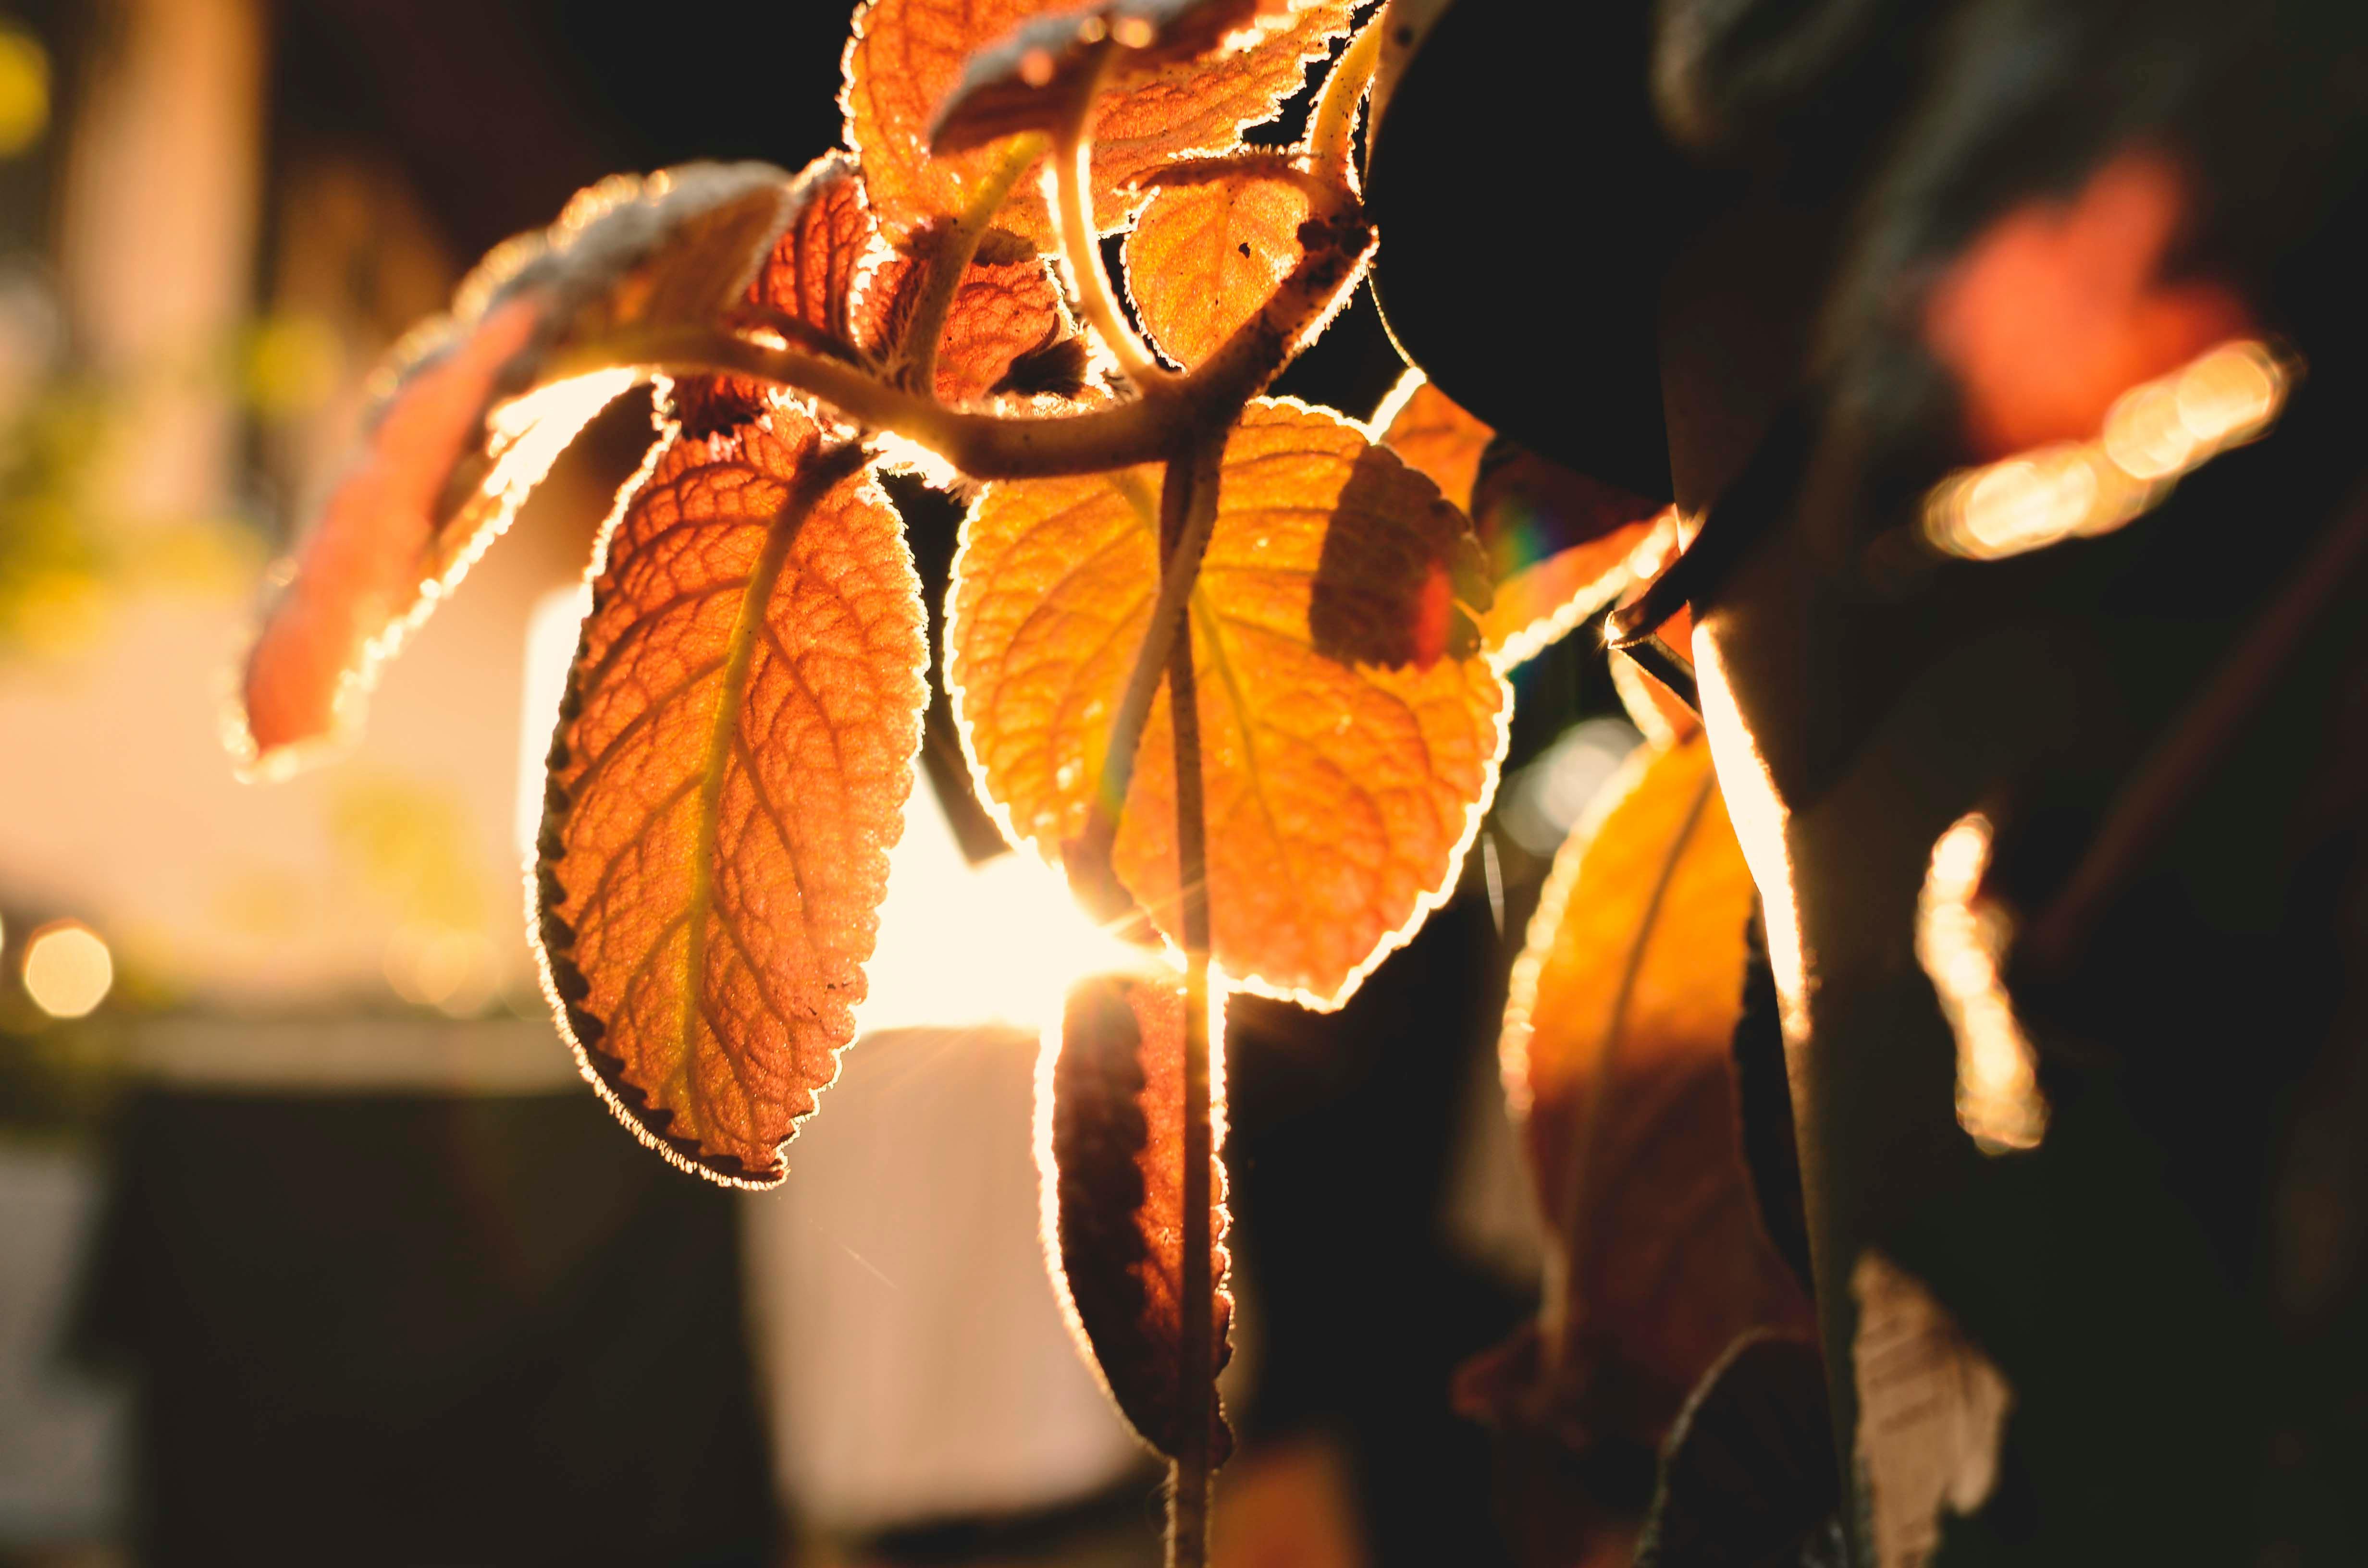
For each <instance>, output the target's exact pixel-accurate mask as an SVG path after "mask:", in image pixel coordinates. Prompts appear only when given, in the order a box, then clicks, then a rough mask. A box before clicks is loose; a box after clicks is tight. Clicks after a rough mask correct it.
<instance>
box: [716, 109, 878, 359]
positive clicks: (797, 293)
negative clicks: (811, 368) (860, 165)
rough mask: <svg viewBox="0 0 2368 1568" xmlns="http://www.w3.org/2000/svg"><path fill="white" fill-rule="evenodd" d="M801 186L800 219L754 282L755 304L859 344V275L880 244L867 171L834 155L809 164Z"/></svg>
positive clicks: (752, 299) (752, 300)
mask: <svg viewBox="0 0 2368 1568" xmlns="http://www.w3.org/2000/svg"><path fill="white" fill-rule="evenodd" d="M798 189H799V192H800V199H799V201H798V203H797V217H796V218H795V219H794V220H793V221H792V222H791V223H790V226H789V227H788V228H786V229H784V230H783V231H782V232H781V237H780V240H779V241H778V242H776V243H775V244H774V246H773V252H772V254H771V255H770V256H767V257H766V258H765V265H764V267H762V268H761V269H760V270H759V271H758V273H757V277H756V278H755V279H754V280H753V281H752V282H750V284H749V285H748V300H749V302H750V303H752V304H758V305H764V306H767V307H768V308H770V309H772V310H776V311H779V312H781V313H782V314H783V315H785V316H789V317H791V319H792V320H795V321H800V322H803V323H804V324H806V325H808V326H810V327H812V328H814V331H816V332H818V333H821V334H822V335H825V337H834V338H837V339H838V340H839V341H841V342H843V343H847V344H849V345H853V344H854V343H855V342H856V330H855V324H854V316H853V312H852V309H851V304H852V301H853V298H854V295H855V291H856V281H857V279H858V278H860V276H861V275H862V274H863V273H864V271H865V270H867V267H868V266H869V265H872V264H876V262H877V260H878V252H879V250H880V234H879V230H878V229H877V228H876V227H875V226H874V225H873V223H872V222H871V210H870V209H869V208H867V207H866V206H865V205H864V202H863V178H862V175H861V173H860V171H859V170H858V169H857V168H856V166H855V160H854V159H852V158H850V157H848V155H847V154H846V153H825V154H824V155H823V156H822V157H819V158H816V159H815V160H814V162H813V163H811V164H809V165H806V168H805V170H804V172H803V173H802V174H801V175H799V176H798Z"/></svg>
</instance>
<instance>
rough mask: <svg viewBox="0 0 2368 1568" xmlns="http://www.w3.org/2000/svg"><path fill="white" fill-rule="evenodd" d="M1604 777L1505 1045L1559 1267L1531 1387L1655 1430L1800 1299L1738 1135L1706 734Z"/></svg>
mask: <svg viewBox="0 0 2368 1568" xmlns="http://www.w3.org/2000/svg"><path fill="white" fill-rule="evenodd" d="M1610 790H1611V799H1610V801H1609V805H1608V810H1607V809H1605V804H1604V803H1603V802H1599V804H1598V807H1597V808H1596V809H1595V811H1594V812H1590V816H1591V818H1592V826H1591V827H1583V828H1582V829H1581V831H1580V832H1579V833H1578V834H1577V835H1573V837H1572V840H1571V842H1570V843H1569V844H1568V845H1567V846H1565V848H1564V850H1563V852H1562V855H1561V856H1560V857H1559V858H1557V860H1556V862H1555V866H1554V872H1553V874H1552V876H1551V877H1550V878H1549V879H1548V881H1547V885H1546V891H1545V893H1544V895H1543V900H1542V902H1541V903H1540V905H1539V910H1538V914H1537V917H1536V919H1535V920H1534V921H1533V922H1532V924H1531V928H1530V941H1529V945H1528V948H1527V949H1526V950H1525V951H1524V952H1523V954H1522V956H1521V959H1520V961H1519V963H1518V964H1517V965H1516V967H1515V970H1514V979H1513V986H1512V997H1511V1000H1510V1002H1509V1004H1508V1008H1507V1013H1506V1030H1505V1040H1504V1058H1505V1062H1504V1064H1505V1074H1506V1080H1507V1083H1508V1087H1509V1088H1511V1089H1512V1091H1513V1092H1514V1094H1515V1096H1516V1099H1517V1100H1523V1099H1525V1100H1526V1101H1527V1103H1528V1112H1527V1116H1526V1118H1525V1120H1524V1126H1523V1139H1524V1142H1525V1144H1526V1147H1527V1151H1528V1154H1529V1161H1530V1168H1531V1176H1532V1177H1533V1179H1534V1180H1535V1182H1536V1184H1537V1189H1538V1196H1539V1200H1540V1205H1541V1208H1542V1210H1543V1213H1544V1215H1545V1217H1546V1220H1547V1232H1548V1235H1549V1238H1550V1244H1552V1245H1553V1246H1554V1247H1555V1248H1556V1249H1557V1250H1558V1251H1559V1252H1561V1254H1562V1255H1563V1258H1564V1263H1565V1272H1564V1274H1563V1276H1562V1277H1563V1278H1565V1280H1566V1281H1567V1287H1566V1288H1567V1293H1568V1301H1567V1303H1566V1307H1565V1311H1564V1312H1563V1313H1562V1314H1561V1325H1562V1332H1563V1334H1564V1335H1565V1343H1564V1345H1563V1346H1562V1347H1561V1349H1560V1351H1559V1353H1558V1354H1556V1353H1550V1354H1549V1355H1548V1356H1547V1357H1545V1358H1544V1362H1545V1364H1546V1365H1547V1366H1551V1367H1556V1368H1559V1369H1560V1370H1559V1371H1558V1372H1555V1373H1549V1374H1547V1376H1548V1377H1549V1379H1550V1380H1553V1379H1557V1378H1558V1379H1560V1380H1561V1381H1559V1382H1554V1381H1550V1382H1549V1386H1548V1387H1546V1388H1544V1389H1542V1390H1533V1391H1531V1395H1532V1397H1534V1398H1538V1399H1541V1400H1543V1401H1544V1402H1546V1403H1577V1404H1578V1405H1581V1406H1585V1405H1588V1403H1589V1402H1594V1405H1595V1408H1594V1409H1593V1411H1592V1414H1591V1415H1587V1414H1584V1413H1582V1414H1581V1415H1580V1416H1579V1418H1578V1424H1580V1425H1588V1424H1590V1423H1592V1424H1596V1425H1601V1424H1605V1423H1609V1424H1610V1425H1612V1426H1625V1427H1626V1428H1627V1430H1628V1435H1629V1436H1631V1437H1634V1438H1635V1439H1636V1440H1638V1441H1640V1442H1644V1443H1645V1444H1647V1445H1650V1444H1652V1443H1656V1442H1657V1440H1658V1437H1659V1430H1660V1427H1661V1426H1662V1425H1664V1424H1666V1422H1667V1421H1668V1419H1669V1418H1670V1417H1671V1416H1672V1415H1674V1414H1675V1413H1676V1410H1677V1406H1678V1402H1679V1400H1680V1399H1681V1398H1682V1397H1683V1395H1684V1393H1685V1392H1686V1391H1687V1390H1688V1389H1690V1388H1691V1387H1692V1386H1693V1384H1694V1382H1695V1381H1696V1380H1698V1379H1699V1378H1700V1377H1701V1375H1702V1373H1703V1372H1704V1371H1705V1370H1706V1369H1708V1368H1709V1367H1710V1366H1711V1365H1712V1363H1713V1361H1715V1360H1716V1359H1717V1358H1718V1356H1719V1355H1720V1353H1721V1352H1723V1351H1724V1350H1725V1348H1726V1346H1728V1345H1729V1344H1730V1343H1732V1342H1733V1340H1734V1339H1735V1337H1736V1335H1738V1334H1740V1333H1742V1332H1744V1331H1745V1330H1747V1329H1749V1328H1752V1327H1755V1326H1775V1327H1783V1328H1801V1327H1804V1326H1805V1325H1806V1324H1808V1322H1809V1318H1808V1308H1807V1304H1806V1302H1805V1301H1804V1300H1803V1299H1802V1296H1801V1292H1800V1290H1799V1288H1798V1286H1797V1284H1796V1283H1795V1282H1794V1280H1793V1278H1792V1276H1791V1274H1790V1272H1789V1270H1788V1269H1787V1268H1786V1267H1785V1265H1784V1264H1783V1262H1782V1259H1781V1258H1780V1257H1779V1256H1778V1255H1777V1253H1776V1251H1775V1249H1774V1247H1773V1246H1772V1245H1771V1244H1770V1243H1769V1242H1768V1240H1767V1239H1766V1237H1765V1235H1764V1234H1763V1233H1761V1231H1760V1228H1759V1217H1758V1210H1757V1209H1756V1207H1755V1205H1754V1201H1753V1198H1752V1193H1751V1187H1750V1178H1749V1176H1748V1172H1747V1170H1746V1168H1745V1166H1744V1164H1743V1160H1742V1155H1741V1153H1740V1150H1739V1148H1738V1146H1737V1142H1736V1117H1737V1110H1736V1097H1735V1088H1734V1083H1733V1075H1732V1070H1731V1067H1730V1064H1729V1051H1730V1048H1731V1041H1732V1040H1733V1036H1734V1032H1735V1026H1736V1020H1737V1019H1738V1018H1739V1017H1740V1016H1741V1013H1742V1005H1743V972H1744V964H1745V959H1746V951H1747V936H1746V929H1747V925H1748V921H1749V919H1750V917H1751V906H1752V883H1751V878H1750V874H1749V872H1748V869H1746V867H1745V864H1744V860H1743V853H1742V850H1741V849H1740V847H1739V846H1737V845H1736V839H1735V835H1734V831H1733V829H1732V827H1731V826H1730V825H1729V824H1728V822H1727V817H1726V812H1725V805H1724V802H1723V801H1721V799H1720V796H1719V792H1718V785H1717V780H1716V778H1715V776H1714V774H1713V771H1712V767H1711V759H1710V749H1709V745H1708V744H1707V742H1706V741H1705V740H1704V739H1703V738H1702V736H1701V735H1699V734H1696V735H1694V736H1693V737H1691V738H1690V739H1688V740H1686V741H1684V742H1682V743H1680V744H1677V745H1674V746H1670V747H1667V748H1665V749H1660V750H1657V751H1652V752H1640V753H1639V754H1638V756H1637V757H1636V758H1634V760H1632V762H1631V763H1630V765H1629V767H1628V769H1627V770H1626V771H1625V772H1624V774H1623V775H1622V778H1620V779H1618V780H1615V782H1614V783H1613V784H1612V785H1611V787H1610ZM1598 813H1600V814H1598ZM1614 1362H1616V1363H1617V1366H1616V1369H1615V1368H1613V1367H1612V1365H1611V1364H1612V1363H1614ZM1588 1379H1595V1380H1598V1381H1599V1382H1600V1387H1598V1386H1589V1384H1588V1381H1587V1380H1588ZM1614 1389H1618V1390H1620V1391H1621V1392H1622V1398H1621V1399H1620V1400H1619V1401H1618V1404H1619V1408H1618V1409H1616V1410H1605V1409H1603V1408H1601V1403H1602V1402H1603V1401H1605V1400H1606V1399H1607V1398H1608V1397H1610V1394H1611V1391H1612V1390H1614Z"/></svg>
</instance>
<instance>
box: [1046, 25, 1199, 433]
mask: <svg viewBox="0 0 2368 1568" xmlns="http://www.w3.org/2000/svg"><path fill="white" fill-rule="evenodd" d="M1109 63H1110V51H1109V49H1108V47H1107V46H1105V47H1104V49H1103V51H1102V54H1101V58H1100V60H1099V62H1097V63H1096V65H1095V67H1094V69H1092V70H1091V71H1088V72H1087V73H1086V74H1085V79H1084V85H1083V86H1082V88H1081V89H1080V91H1079V92H1078V95H1077V105H1076V111H1075V112H1074V113H1073V114H1072V115H1071V116H1070V117H1069V120H1068V123H1067V124H1066V125H1065V126H1064V127H1063V128H1062V131H1061V133H1060V135H1059V137H1058V138H1056V139H1055V141H1054V143H1053V222H1054V224H1055V226H1056V227H1057V229H1058V230H1059V233H1060V241H1061V259H1062V260H1063V261H1064V262H1066V263H1067V264H1068V268H1069V279H1070V283H1071V285H1072V287H1073V288H1074V290H1075V291H1076V296H1077V309H1078V311H1079V312H1081V313H1083V315H1084V316H1085V318H1086V324H1087V326H1088V327H1090V328H1091V329H1092V330H1093V333H1094V335H1095V336H1097V337H1099V338H1100V339H1101V340H1102V342H1103V343H1104V344H1106V345H1107V346H1108V347H1109V348H1110V354H1111V356H1112V357H1113V358H1116V359H1117V360H1118V368H1119V369H1121V370H1122V371H1124V372H1125V373H1126V379H1127V380H1128V381H1133V383H1134V384H1135V385H1136V386H1137V387H1139V388H1143V389H1144V390H1146V391H1147V390H1150V389H1151V388H1154V387H1157V386H1160V385H1163V384H1164V383H1166V382H1167V381H1169V380H1170V379H1171V378H1170V377H1169V375H1168V373H1167V369H1166V368H1165V367H1164V366H1162V365H1161V364H1160V363H1159V360H1158V358H1157V357H1156V356H1155V355H1154V354H1153V353H1152V352H1151V350H1150V349H1149V348H1148V347H1145V346H1144V341H1143V339H1142V338H1141V337H1139V336H1137V335H1135V331H1134V329H1133V327H1132V326H1130V325H1128V324H1127V319H1126V312H1124V311H1123V310H1121V308H1120V307H1119V302H1118V291H1117V290H1115V289H1113V288H1111V287H1110V274H1109V272H1108V271H1106V270H1105V269H1104V268H1103V267H1102V250H1101V242H1100V239H1099V235H1098V234H1097V233H1096V231H1095V228H1094V202H1093V197H1092V196H1091V194H1090V193H1089V176H1090V175H1091V174H1092V171H1093V155H1094V143H1093V134H1092V131H1093V119H1094V98H1095V97H1096V95H1097V93H1098V92H1099V89H1100V86H1101V79H1102V74H1103V73H1104V72H1105V71H1106V70H1107V69H1108V68H1109Z"/></svg>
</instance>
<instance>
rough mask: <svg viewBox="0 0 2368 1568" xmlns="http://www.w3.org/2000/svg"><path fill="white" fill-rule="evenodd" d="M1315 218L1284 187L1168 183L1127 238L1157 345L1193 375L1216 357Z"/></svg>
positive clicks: (1240, 180)
mask: <svg viewBox="0 0 2368 1568" xmlns="http://www.w3.org/2000/svg"><path fill="white" fill-rule="evenodd" d="M1186 167H1187V168H1189V167H1190V165H1186ZM1307 214H1308V206H1307V193H1306V192H1305V191H1304V190H1302V189H1300V188H1299V187H1297V186H1294V185H1289V184H1285V183H1283V182H1282V181H1280V180H1270V179H1269V180H1262V179H1256V178H1253V177H1251V176H1247V175H1235V176H1227V177H1225V178H1222V179H1209V180H1190V181H1172V182H1168V183H1164V184H1163V185H1162V186H1161V187H1160V189H1159V191H1158V193H1157V194H1156V195H1155V196H1154V197H1153V198H1152V199H1151V205H1150V206H1148V207H1146V208H1144V210H1143V216H1142V217H1141V218H1139V219H1137V220H1136V221H1135V225H1134V232H1133V233H1131V234H1129V235H1128V236H1127V238H1126V277H1127V288H1128V290H1129V292H1131V293H1132V294H1133V297H1134V308H1135V313H1136V314H1137V315H1139V316H1140V317H1141V318H1142V320H1143V324H1144V330H1146V331H1147V332H1149V333H1150V334H1151V338H1152V341H1153V342H1155V343H1156V344H1158V345H1159V347H1160V349H1161V351H1162V352H1164V353H1166V354H1167V357H1168V358H1171V359H1173V360H1175V361H1176V362H1177V363H1178V364H1179V365H1184V366H1188V367H1189V366H1192V365H1197V364H1199V363H1200V362H1201V360H1203V359H1205V358H1208V357H1209V356H1210V355H1211V354H1212V353H1214V352H1215V351H1216V349H1217V347H1219V346H1220V345H1221V344H1223V343H1224V341H1225V339H1226V338H1228V337H1230V336H1232V335H1233V334H1234V330H1235V328H1236V327H1239V326H1240V325H1241V324H1243V323H1244V322H1247V321H1248V320H1249V319H1250V318H1251V317H1252V316H1254V315H1256V314H1258V308H1259V307H1260V306H1262V305H1264V304H1265V303H1266V301H1267V297H1268V296H1269V295H1270V294H1272V293H1273V292H1274V286H1275V285H1276V284H1277V283H1279V282H1281V280H1282V278H1283V275H1284V274H1285V273H1287V272H1289V271H1290V270H1291V269H1292V267H1293V266H1294V265H1295V264H1296V263H1297V262H1298V260H1299V256H1300V246H1299V226H1300V224H1302V223H1304V222H1306V221H1307ZM1401 455H1403V454H1401ZM1441 488H1442V489H1444V488H1445V487H1444V486H1441Z"/></svg>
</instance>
